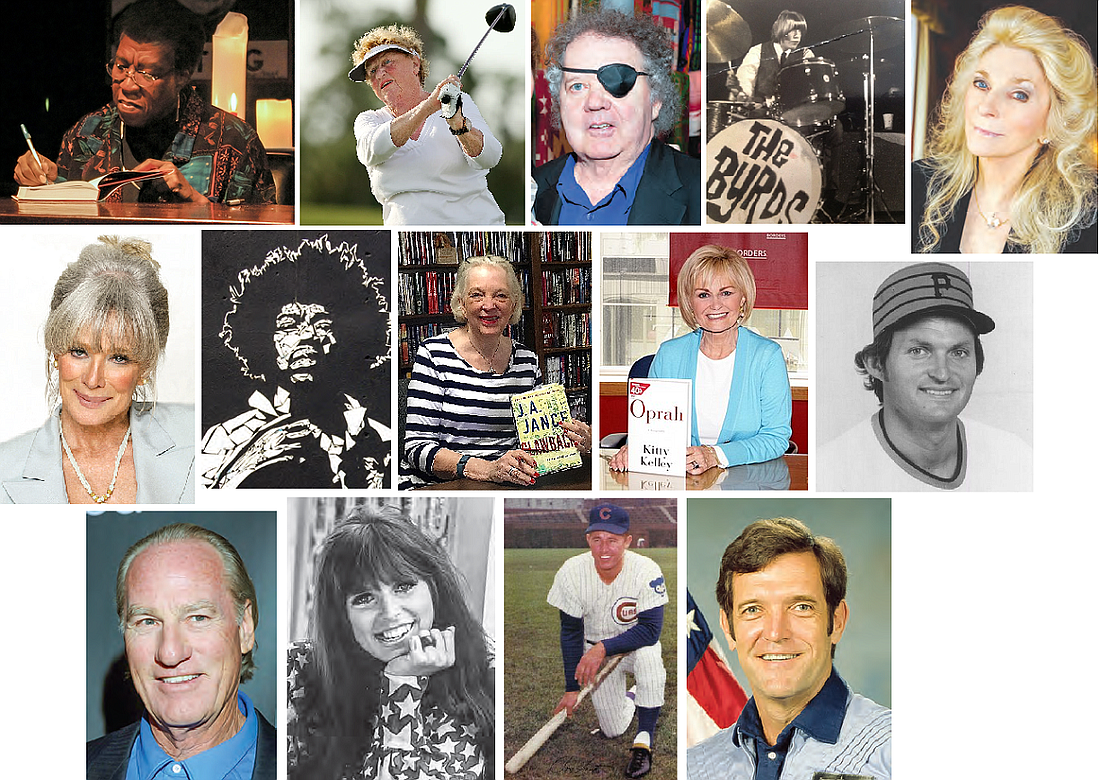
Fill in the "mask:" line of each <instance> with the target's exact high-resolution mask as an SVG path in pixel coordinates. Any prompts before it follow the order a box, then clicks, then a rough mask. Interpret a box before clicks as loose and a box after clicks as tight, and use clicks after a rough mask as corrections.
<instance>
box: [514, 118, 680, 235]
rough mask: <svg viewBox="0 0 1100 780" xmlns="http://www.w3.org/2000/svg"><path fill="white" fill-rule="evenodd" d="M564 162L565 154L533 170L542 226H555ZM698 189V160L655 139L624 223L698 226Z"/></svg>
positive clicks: (566, 157) (559, 209)
mask: <svg viewBox="0 0 1100 780" xmlns="http://www.w3.org/2000/svg"><path fill="white" fill-rule="evenodd" d="M567 159H568V155H562V156H561V157H558V158H557V159H554V160H551V161H550V162H548V163H546V164H545V165H540V166H539V167H538V168H535V172H534V178H535V182H536V183H537V184H538V191H537V192H536V193H535V219H537V220H538V221H539V222H540V223H541V224H543V225H556V224H558V214H559V213H560V212H561V198H560V197H559V196H558V187H557V184H558V178H559V177H560V176H561V173H562V169H564V168H565V162H566V160H567ZM701 187H702V176H701V174H700V171H699V161H698V160H696V159H695V158H694V157H689V156H688V155H686V154H684V153H683V152H678V151H676V150H675V149H673V148H672V147H671V146H669V145H668V144H666V143H664V142H663V141H660V140H658V139H656V138H654V139H653V141H652V142H651V144H650V148H649V157H648V158H646V161H645V168H644V169H643V170H642V178H641V180H640V181H639V182H638V191H637V192H636V193H635V195H634V204H633V205H632V206H631V208H630V216H629V217H627V224H628V225H698V224H699V217H700V209H699V203H700V198H701Z"/></svg>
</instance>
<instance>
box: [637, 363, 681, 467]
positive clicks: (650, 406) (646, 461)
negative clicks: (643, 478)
mask: <svg viewBox="0 0 1100 780" xmlns="http://www.w3.org/2000/svg"><path fill="white" fill-rule="evenodd" d="M626 401H627V407H626V408H627V429H626V430H627V438H626V443H627V447H628V448H629V449H628V450H627V454H628V456H629V457H628V461H629V462H628V464H627V468H628V469H629V470H630V471H643V472H646V473H649V474H669V475H672V476H676V477H682V476H684V474H685V473H686V472H687V468H686V467H687V448H688V445H690V444H691V380H690V379H654V378H652V377H650V378H646V379H631V380H630V382H629V384H628V386H627V393H626Z"/></svg>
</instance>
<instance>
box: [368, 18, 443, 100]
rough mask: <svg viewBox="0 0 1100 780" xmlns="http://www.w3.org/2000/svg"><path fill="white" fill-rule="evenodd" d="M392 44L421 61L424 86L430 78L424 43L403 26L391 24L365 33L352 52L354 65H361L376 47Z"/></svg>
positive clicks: (421, 82) (415, 33)
mask: <svg viewBox="0 0 1100 780" xmlns="http://www.w3.org/2000/svg"><path fill="white" fill-rule="evenodd" d="M387 43H392V44H393V45H395V46H400V47H401V48H402V49H408V50H409V51H411V52H412V53H413V54H415V55H416V58H417V59H419V60H420V71H419V73H418V75H419V76H420V85H421V86H423V85H424V82H425V81H426V80H427V78H428V58H427V57H425V56H424V42H423V41H422V40H420V34H419V33H417V31H416V30H414V29H413V28H411V27H406V26H405V25H403V24H391V25H388V26H386V27H375V28H374V29H373V30H370V31H368V32H365V33H363V36H362V37H361V38H360V39H359V40H357V41H356V42H355V48H354V49H353V50H352V52H351V63H352V65H359V64H361V63H362V62H363V60H365V59H366V57H367V52H368V51H370V50H371V49H373V48H374V47H375V46H382V45H383V44H387Z"/></svg>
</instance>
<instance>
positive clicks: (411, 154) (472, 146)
mask: <svg viewBox="0 0 1100 780" xmlns="http://www.w3.org/2000/svg"><path fill="white" fill-rule="evenodd" d="M351 59H352V62H354V63H355V67H354V68H352V70H351V72H350V73H348V78H350V79H351V80H352V81H365V82H367V83H368V84H370V87H371V89H372V90H373V91H374V94H375V95H376V96H377V97H378V99H379V100H381V101H382V102H383V103H384V104H385V106H384V107H383V108H379V109H374V110H371V111H364V112H362V113H361V114H359V116H358V117H356V118H355V150H356V153H357V154H358V156H359V162H361V163H363V165H364V166H365V167H366V169H367V174H368V175H369V176H370V183H371V192H373V193H374V197H375V198H376V199H377V200H378V202H379V203H381V204H382V221H383V222H384V223H385V224H386V225H503V224H504V212H502V211H501V210H500V207H499V206H497V203H496V201H495V200H494V199H493V195H492V193H490V192H489V185H488V184H487V182H486V176H487V175H488V173H489V169H490V168H492V167H493V166H494V165H496V164H497V163H498V162H500V158H501V155H502V154H503V151H504V150H503V147H502V146H501V144H500V141H498V140H497V139H496V138H495V137H494V136H493V133H492V131H491V130H490V129H489V125H488V124H486V122H485V120H484V119H483V118H482V116H481V112H479V111H478V110H477V106H476V105H474V101H473V99H472V98H471V97H470V96H469V95H466V94H460V93H459V88H460V87H461V84H460V83H459V81H458V78H457V77H456V76H448V77H447V78H445V79H444V80H443V81H441V82H439V83H438V84H437V85H436V86H435V87H434V88H431V89H428V88H426V87H425V81H426V79H427V78H428V60H427V59H426V58H425V57H424V47H423V43H422V42H421V40H420V36H419V35H418V34H417V33H416V31H415V30H412V29H411V28H409V27H403V26H399V25H391V26H389V27H377V28H375V29H373V30H371V31H370V32H368V33H366V34H365V35H364V36H363V37H362V38H360V39H359V40H358V41H357V42H356V44H355V51H354V52H352V55H351ZM441 96H442V97H443V98H445V99H447V103H446V104H444V102H442V101H441Z"/></svg>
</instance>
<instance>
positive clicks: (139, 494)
mask: <svg viewBox="0 0 1100 780" xmlns="http://www.w3.org/2000/svg"><path fill="white" fill-rule="evenodd" d="M151 252H152V246H151V245H150V244H149V243H147V242H145V241H141V240H138V239H119V238H115V237H112V236H104V237H102V238H100V243H98V244H92V245H91V246H88V247H85V248H84V250H83V251H82V252H81V253H80V257H79V259H78V260H76V262H74V263H71V264H69V266H68V267H67V268H66V269H65V271H64V272H62V274H61V277H60V278H59V279H58V280H57V284H56V285H55V286H54V289H53V297H52V299H51V301H50V313H49V316H48V317H47V319H46V325H45V342H46V375H47V384H46V393H47V398H48V401H49V406H50V408H51V410H52V412H51V414H50V416H49V418H48V419H47V420H46V422H45V424H44V425H43V426H42V427H41V428H39V429H37V430H34V431H31V432H29V433H25V434H23V435H22V436H19V437H17V438H15V439H12V440H11V441H8V442H5V443H4V444H0V503H20V504H22V503H28V504H45V503H70V504H91V503H95V504H103V503H108V502H109V503H111V504H173V503H182V502H187V503H190V502H193V501H194V495H195V486H194V462H195V442H194V425H195V412H194V407H192V406H190V405H184V404H166V403H159V404H158V403H156V402H155V401H154V399H155V392H154V390H153V387H154V380H155V377H156V370H157V365H158V363H159V362H160V360H161V359H162V358H163V356H164V348H165V345H166V344H167V341H168V320H169V318H168V291H167V290H165V289H164V286H163V285H162V284H161V281H160V275H159V269H160V266H159V264H158V263H157V262H156V261H155V260H154V259H153V257H152V254H151Z"/></svg>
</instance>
